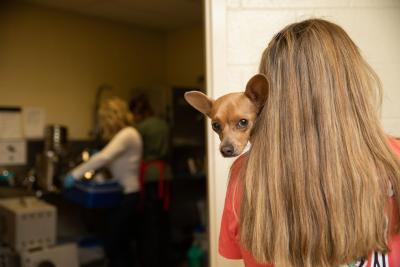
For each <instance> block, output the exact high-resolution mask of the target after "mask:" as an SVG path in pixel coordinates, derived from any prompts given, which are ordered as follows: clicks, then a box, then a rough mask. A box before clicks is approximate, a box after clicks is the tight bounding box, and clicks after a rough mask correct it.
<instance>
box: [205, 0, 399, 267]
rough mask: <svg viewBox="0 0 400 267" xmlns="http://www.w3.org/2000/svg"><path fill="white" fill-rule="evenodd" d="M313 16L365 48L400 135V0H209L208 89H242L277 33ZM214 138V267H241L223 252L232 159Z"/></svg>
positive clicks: (387, 119) (389, 125) (389, 121)
mask: <svg viewBox="0 0 400 267" xmlns="http://www.w3.org/2000/svg"><path fill="white" fill-rule="evenodd" d="M310 17H318V18H325V19H328V20H330V21H333V22H335V23H338V24H339V25H341V26H342V27H343V28H344V29H345V30H346V31H347V32H348V33H349V35H350V37H351V38H352V39H353V40H354V41H355V43H356V44H357V45H358V46H359V47H360V49H361V50H362V52H363V54H364V56H365V57H366V59H367V60H368V62H369V63H370V64H371V65H372V67H373V68H374V69H375V70H376V71H377V72H378V74H379V76H380V77H381V79H382V81H383V86H384V90H385V96H384V103H383V110H382V122H383V125H384V127H385V129H386V131H387V132H389V133H391V134H394V135H397V136H400V88H399V87H400V75H399V71H400V49H399V46H400V1H399V0H380V1H377V0H336V1H332V0H206V31H207V35H206V38H207V40H206V41H207V45H206V49H207V74H208V80H207V82H208V93H209V94H210V95H212V96H214V97H218V96H220V95H223V94H225V93H227V92H231V91H240V90H242V89H243V87H244V86H245V84H246V81H247V80H248V79H249V78H250V77H251V76H252V75H253V74H255V73H256V72H257V68H258V63H259V60H260V58H261V53H262V51H263V50H264V49H265V47H266V46H267V44H268V42H269V40H270V39H271V38H272V36H273V35H274V34H275V33H276V32H277V31H279V30H281V29H282V28H283V27H284V26H285V25H287V24H289V23H292V22H296V21H300V20H303V19H307V18H310ZM208 136H210V139H209V141H208V145H209V180H210V181H209V194H210V196H209V200H210V210H211V214H210V220H211V222H210V225H211V229H210V235H211V248H210V251H211V266H218V267H220V266H236V265H237V266H241V263H232V262H231V261H227V260H224V259H222V258H221V257H220V256H218V255H217V244H218V232H219V225H220V219H221V212H222V208H223V202H224V197H225V190H226V184H227V177H228V169H229V166H230V163H231V162H230V161H227V160H225V159H222V158H221V157H220V156H219V152H218V150H217V147H218V143H219V141H218V140H217V137H216V136H215V135H214V134H213V133H212V132H211V130H210V129H209V133H208ZM217 166H218V167H217Z"/></svg>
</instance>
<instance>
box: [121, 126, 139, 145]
mask: <svg viewBox="0 0 400 267" xmlns="http://www.w3.org/2000/svg"><path fill="white" fill-rule="evenodd" d="M114 138H116V139H123V140H130V141H135V142H136V141H137V142H141V141H142V138H141V136H140V133H139V132H138V130H136V129H135V128H134V127H131V126H127V127H124V128H122V129H121V130H120V131H119V132H118V133H117V134H116V135H115V137H114Z"/></svg>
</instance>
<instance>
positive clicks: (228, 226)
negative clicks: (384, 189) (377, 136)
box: [219, 139, 400, 267]
mask: <svg viewBox="0 0 400 267" xmlns="http://www.w3.org/2000/svg"><path fill="white" fill-rule="evenodd" d="M389 143H390V146H391V147H392V149H393V151H394V152H395V153H396V154H397V155H399V156H400V141H398V140H395V139H390V140H389ZM245 158H246V154H245V155H242V156H241V157H239V158H238V159H237V160H236V161H235V162H234V163H233V165H232V168H231V174H230V178H229V184H228V189H227V192H226V198H225V206H224V211H223V214H222V221H221V230H220V235H219V253H220V254H221V255H222V256H223V257H225V258H228V259H243V261H244V263H245V265H246V267H274V266H273V265H270V264H269V265H265V264H259V263H257V262H256V261H255V259H254V258H253V256H252V255H251V254H250V253H249V252H248V251H246V250H244V249H243V248H242V246H241V245H240V243H239V224H238V217H237V214H238V211H239V209H240V208H239V207H240V198H239V197H237V194H236V195H235V186H236V181H237V179H238V177H237V176H238V173H239V170H240V167H241V165H242V163H243V160H244V159H245ZM394 205H395V200H394V198H393V197H391V198H390V200H389V209H390V210H391V211H390V212H391V213H392V216H393V217H392V218H397V216H396V209H395V206H394ZM395 224H396V222H395V221H394V220H392V225H395ZM389 249H390V252H389V253H388V255H380V254H378V253H371V255H370V256H369V258H368V262H367V261H365V263H364V264H362V263H361V264H357V266H381V267H384V266H386V267H400V234H391V237H390V239H389Z"/></svg>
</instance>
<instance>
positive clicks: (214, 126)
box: [211, 122, 221, 132]
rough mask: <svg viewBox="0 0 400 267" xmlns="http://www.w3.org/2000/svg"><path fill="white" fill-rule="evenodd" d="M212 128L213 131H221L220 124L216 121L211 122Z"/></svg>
mask: <svg viewBox="0 0 400 267" xmlns="http://www.w3.org/2000/svg"><path fill="white" fill-rule="evenodd" d="M211 126H212V128H213V130H214V131H216V132H219V131H221V124H219V123H218V122H213V123H212V124H211Z"/></svg>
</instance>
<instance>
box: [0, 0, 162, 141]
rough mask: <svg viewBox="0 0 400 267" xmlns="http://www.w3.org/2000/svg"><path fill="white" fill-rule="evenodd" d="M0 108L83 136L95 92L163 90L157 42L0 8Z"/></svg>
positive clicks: (136, 32)
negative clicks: (104, 87) (24, 110)
mask: <svg viewBox="0 0 400 267" xmlns="http://www.w3.org/2000/svg"><path fill="white" fill-rule="evenodd" d="M0 40H1V41H0V105H27V106H41V107H44V108H45V109H46V112H47V122H48V123H61V124H65V125H67V126H68V127H69V130H70V137H71V138H73V139H83V138H86V137H88V132H89V129H90V127H91V125H92V124H91V115H92V109H93V105H94V99H95V92H96V88H97V87H98V86H99V85H101V84H102V83H108V84H111V85H112V86H113V88H114V89H113V91H112V93H110V94H112V95H118V96H120V97H123V98H128V97H130V95H131V93H132V90H134V89H133V88H137V87H143V86H147V85H149V84H164V83H165V36H164V35H163V34H162V33H161V32H158V31H151V30H142V29H139V28H135V27H132V26H127V25H124V24H120V23H114V22H111V21H107V20H102V19H97V18H90V17H85V16H81V15H75V14H72V13H69V12H64V11H58V10H55V9H49V8H42V7H37V6H34V5H28V4H19V3H12V1H8V3H2V6H1V8H0Z"/></svg>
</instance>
